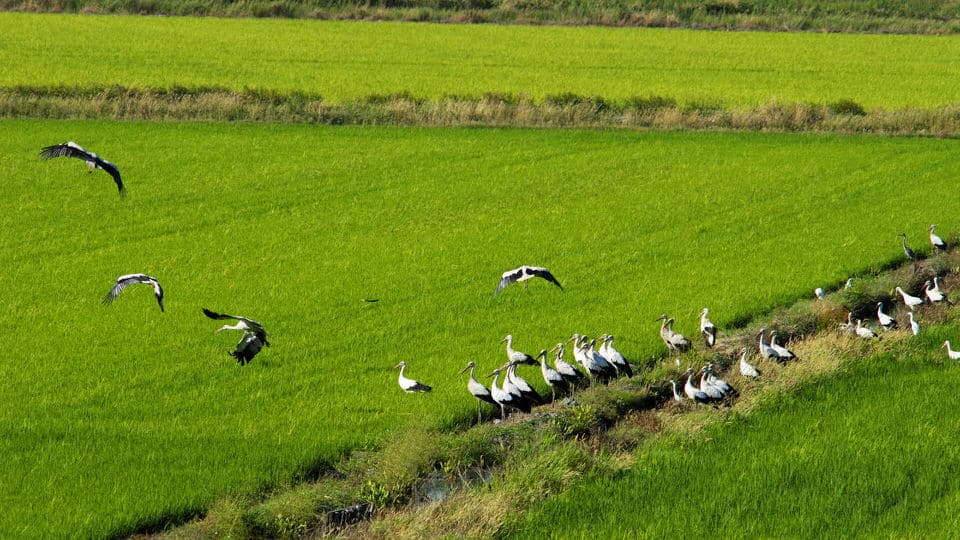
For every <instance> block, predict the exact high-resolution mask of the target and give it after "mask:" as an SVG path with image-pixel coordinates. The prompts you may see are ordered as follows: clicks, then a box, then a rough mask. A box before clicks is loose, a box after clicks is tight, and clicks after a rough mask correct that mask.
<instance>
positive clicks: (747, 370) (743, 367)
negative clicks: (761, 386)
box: [740, 347, 760, 379]
mask: <svg viewBox="0 0 960 540" xmlns="http://www.w3.org/2000/svg"><path fill="white" fill-rule="evenodd" d="M740 374H741V375H743V376H744V377H750V378H752V379H753V378H757V377H759V376H760V372H759V371H758V370H757V368H755V367H754V366H753V365H751V364H750V362H747V348H746V347H744V348H742V349H740Z"/></svg>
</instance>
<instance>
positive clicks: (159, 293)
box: [103, 274, 163, 311]
mask: <svg viewBox="0 0 960 540" xmlns="http://www.w3.org/2000/svg"><path fill="white" fill-rule="evenodd" d="M134 283H150V284H151V285H153V294H154V296H156V297H157V303H158V304H160V311H163V287H161V286H160V282H159V281H157V278H155V277H152V276H148V275H146V274H127V275H125V276H120V277H118V278H117V282H116V283H115V284H114V285H113V288H112V289H110V292H108V293H107V295H106V296H104V297H103V303H104V304H109V303H111V302H113V301H114V300H116V299H117V296H118V295H119V294H120V292H121V291H123V290H124V289H126V288H127V287H129V286H130V285H133V284H134Z"/></svg>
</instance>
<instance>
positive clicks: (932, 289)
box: [923, 277, 953, 306]
mask: <svg viewBox="0 0 960 540" xmlns="http://www.w3.org/2000/svg"><path fill="white" fill-rule="evenodd" d="M939 279H940V278H939V277H934V278H933V282H932V283H931V282H930V280H929V279H928V280H927V282H926V283H924V284H923V292H924V294H925V295H926V296H927V300H930V302H932V303H934V304H937V303H939V302H946V303H947V304H950V305H951V306H952V305H953V302H951V301H950V299H949V298H947V295H945V294H943V291H941V290H940V283H939V282H938V280H939Z"/></svg>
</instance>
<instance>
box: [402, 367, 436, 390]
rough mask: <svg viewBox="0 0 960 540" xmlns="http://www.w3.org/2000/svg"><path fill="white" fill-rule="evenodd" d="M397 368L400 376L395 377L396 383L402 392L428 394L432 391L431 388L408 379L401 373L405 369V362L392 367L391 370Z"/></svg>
mask: <svg viewBox="0 0 960 540" xmlns="http://www.w3.org/2000/svg"><path fill="white" fill-rule="evenodd" d="M397 368H400V376H399V377H397V382H398V383H400V388H402V389H403V391H404V392H407V393H410V394H412V393H414V392H429V391H431V390H433V388H431V387H429V386H427V385H425V384H423V383H422V382H419V381H415V380H413V379H408V378H407V377H405V376H404V374H403V372H404V370H405V369H407V363H406V362H400V363H399V364H397V365H396V366H394V367H393V369H397Z"/></svg>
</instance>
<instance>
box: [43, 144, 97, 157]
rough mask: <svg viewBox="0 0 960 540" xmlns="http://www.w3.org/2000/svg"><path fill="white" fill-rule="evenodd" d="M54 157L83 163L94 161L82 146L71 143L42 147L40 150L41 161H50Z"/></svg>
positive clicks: (92, 155) (91, 155)
mask: <svg viewBox="0 0 960 540" xmlns="http://www.w3.org/2000/svg"><path fill="white" fill-rule="evenodd" d="M55 157H72V158H79V159H82V160H85V161H94V160H95V155H94V154H91V153H90V152H87V151H86V150H85V149H84V148H83V147H82V146H80V145H79V144H77V143H75V142H72V141H71V142H65V143H63V144H54V145H52V146H44V147H43V149H42V150H40V158H41V159H52V158H55Z"/></svg>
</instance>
